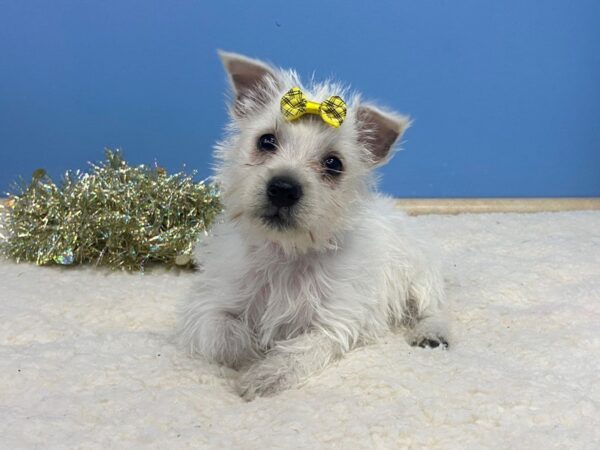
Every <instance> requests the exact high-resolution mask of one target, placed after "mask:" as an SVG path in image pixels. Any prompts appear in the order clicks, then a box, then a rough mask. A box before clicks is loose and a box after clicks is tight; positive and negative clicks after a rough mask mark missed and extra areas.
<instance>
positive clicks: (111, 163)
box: [0, 150, 221, 270]
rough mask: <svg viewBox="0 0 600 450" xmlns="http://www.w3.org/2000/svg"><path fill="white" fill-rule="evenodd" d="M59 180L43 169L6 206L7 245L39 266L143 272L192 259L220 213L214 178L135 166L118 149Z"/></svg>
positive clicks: (2, 239) (2, 234)
mask: <svg viewBox="0 0 600 450" xmlns="http://www.w3.org/2000/svg"><path fill="white" fill-rule="evenodd" d="M105 155H106V159H105V161H103V162H102V163H100V164H90V166H91V167H90V171H89V173H84V172H81V171H75V172H71V171H69V172H67V173H66V174H65V175H64V177H63V180H62V182H61V183H60V184H58V185H57V184H55V183H54V182H53V181H52V180H51V179H50V177H49V176H48V175H47V174H46V172H45V171H44V170H43V169H38V170H36V171H35V172H34V173H33V177H32V180H31V182H30V183H24V182H21V183H20V185H19V186H17V187H16V192H15V193H12V194H9V199H8V202H7V203H5V204H4V205H0V214H1V216H2V217H1V218H0V219H1V220H0V251H1V252H2V253H4V254H5V255H7V256H9V257H12V258H14V259H15V260H17V261H30V262H35V263H36V264H41V265H42V264H60V265H72V264H81V263H93V264H98V265H105V266H110V267H113V268H122V269H127V270H143V269H144V267H145V265H146V264H148V263H153V262H161V263H166V264H168V265H173V264H178V265H189V264H190V261H191V253H192V249H193V246H194V243H195V241H196V239H197V238H198V237H199V234H200V233H205V232H206V230H207V228H208V227H209V225H210V224H211V222H212V221H213V220H214V218H215V216H216V215H217V214H218V213H219V212H220V211H221V203H220V201H219V193H218V189H217V187H216V186H215V185H214V184H205V183H203V182H195V181H193V179H192V177H193V174H192V175H186V174H184V173H176V174H173V175H169V174H167V173H166V171H165V170H164V169H163V168H161V167H148V166H145V165H140V166H137V167H131V166H129V165H128V164H127V162H126V161H125V160H124V159H123V157H122V155H121V153H120V152H119V151H118V150H116V151H113V150H106V152H105Z"/></svg>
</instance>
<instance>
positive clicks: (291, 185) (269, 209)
mask: <svg viewBox="0 0 600 450" xmlns="http://www.w3.org/2000/svg"><path fill="white" fill-rule="evenodd" d="M302 195H303V193H302V186H301V185H300V183H298V181H296V180H295V179H294V178H292V177H289V176H278V177H273V178H272V179H271V180H270V181H269V183H268V184H267V189H266V196H267V202H266V203H267V204H266V208H265V210H264V214H263V220H264V221H265V222H266V223H267V224H268V225H271V226H274V227H276V228H279V229H283V228H290V227H292V226H293V225H294V220H293V207H294V205H296V204H297V203H298V201H299V200H300V199H301V198H302Z"/></svg>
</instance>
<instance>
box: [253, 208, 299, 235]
mask: <svg viewBox="0 0 600 450" xmlns="http://www.w3.org/2000/svg"><path fill="white" fill-rule="evenodd" d="M260 219H261V221H262V223H263V224H264V225H266V226H267V227H269V228H271V229H274V230H277V231H288V230H291V229H295V228H297V222H296V220H295V219H294V214H293V213H292V211H291V208H288V207H281V208H277V207H275V206H273V205H269V206H268V207H266V208H265V210H264V211H263V212H262V214H261V215H260Z"/></svg>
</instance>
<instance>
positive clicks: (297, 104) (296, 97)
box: [281, 87, 347, 128]
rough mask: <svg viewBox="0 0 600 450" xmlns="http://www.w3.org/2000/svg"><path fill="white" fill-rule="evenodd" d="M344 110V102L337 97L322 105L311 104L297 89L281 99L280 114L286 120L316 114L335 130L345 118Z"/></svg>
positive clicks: (291, 90) (330, 98) (293, 89)
mask: <svg viewBox="0 0 600 450" xmlns="http://www.w3.org/2000/svg"><path fill="white" fill-rule="evenodd" d="M346 109H347V108H346V102H345V101H344V100H342V98H341V97H338V96H337V95H334V96H333V97H329V98H328V99H327V100H325V101H324V102H323V103H317V102H311V101H310V100H307V98H306V96H305V95H304V92H302V91H301V90H300V88H297V87H294V88H292V89H290V90H289V91H288V92H287V93H286V94H285V95H284V96H283V97H281V113H282V114H283V116H284V117H285V118H286V119H287V120H296V119H299V118H300V117H302V116H303V115H304V114H317V115H319V116H321V119H323V122H325V123H327V124H329V125H331V126H332V127H334V128H337V127H339V126H340V125H341V124H342V123H343V122H344V119H345V118H346Z"/></svg>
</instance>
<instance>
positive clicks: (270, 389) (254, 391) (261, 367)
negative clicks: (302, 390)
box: [237, 357, 295, 401]
mask: <svg viewBox="0 0 600 450" xmlns="http://www.w3.org/2000/svg"><path fill="white" fill-rule="evenodd" d="M294 373H295V372H294V370H293V368H292V367H290V366H289V365H288V364H286V361H284V360H282V359H281V358H274V357H267V358H266V359H264V360H262V361H259V362H257V363H255V364H253V365H252V366H250V368H249V369H248V370H247V371H246V372H245V373H243V374H242V375H241V376H240V378H239V381H238V385H237V391H238V394H239V395H240V396H241V397H242V398H243V399H244V400H246V401H251V400H254V399H255V398H256V397H269V396H272V395H275V394H277V393H279V392H281V391H283V390H285V389H288V388H290V387H291V386H293V385H294V383H295V376H294Z"/></svg>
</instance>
